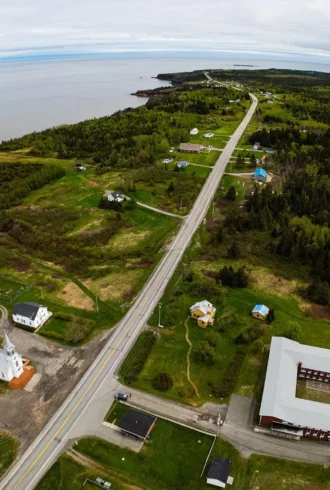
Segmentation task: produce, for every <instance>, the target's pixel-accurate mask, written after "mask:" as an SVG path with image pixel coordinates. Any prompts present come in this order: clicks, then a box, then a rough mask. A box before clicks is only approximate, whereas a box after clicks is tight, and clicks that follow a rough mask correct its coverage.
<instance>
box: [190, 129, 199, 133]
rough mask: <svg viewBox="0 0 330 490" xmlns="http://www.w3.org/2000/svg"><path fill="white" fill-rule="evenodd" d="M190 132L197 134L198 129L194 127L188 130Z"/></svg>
mask: <svg viewBox="0 0 330 490" xmlns="http://www.w3.org/2000/svg"><path fill="white" fill-rule="evenodd" d="M190 134H198V129H197V128H194V129H192V130H191V131H190Z"/></svg>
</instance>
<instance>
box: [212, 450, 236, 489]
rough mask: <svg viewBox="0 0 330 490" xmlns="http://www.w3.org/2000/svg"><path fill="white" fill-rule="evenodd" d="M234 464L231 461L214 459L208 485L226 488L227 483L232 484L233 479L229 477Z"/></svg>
mask: <svg viewBox="0 0 330 490" xmlns="http://www.w3.org/2000/svg"><path fill="white" fill-rule="evenodd" d="M231 467H232V462H231V461H230V460H229V459H225V458H218V457H214V458H213V459H212V462H211V466H210V469H209V471H208V473H207V477H206V483H208V484H209V485H214V486H215V487H220V488H226V485H227V483H228V484H229V485H231V484H232V482H233V478H231V477H230V476H229V473H230V470H231Z"/></svg>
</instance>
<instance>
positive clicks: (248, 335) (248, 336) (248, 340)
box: [235, 327, 262, 345]
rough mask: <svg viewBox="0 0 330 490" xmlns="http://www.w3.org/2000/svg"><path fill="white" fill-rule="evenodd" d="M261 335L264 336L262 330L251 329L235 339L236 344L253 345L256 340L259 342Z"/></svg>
mask: <svg viewBox="0 0 330 490" xmlns="http://www.w3.org/2000/svg"><path fill="white" fill-rule="evenodd" d="M260 335H262V330H261V329H258V328H255V327H250V328H248V329H247V330H244V331H243V332H241V333H240V334H239V335H238V336H237V337H236V339H235V344H238V345H249V344H252V342H254V341H255V340H257V339H258V338H259V337H260Z"/></svg>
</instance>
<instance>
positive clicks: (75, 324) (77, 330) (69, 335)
mask: <svg viewBox="0 0 330 490" xmlns="http://www.w3.org/2000/svg"><path fill="white" fill-rule="evenodd" d="M94 326H95V322H94V321H92V320H86V319H82V318H78V317H76V316H72V319H71V321H70V324H69V327H68V329H67V331H66V334H65V340H66V342H68V343H69V344H79V343H80V342H83V341H84V340H85V339H86V338H87V337H88V335H89V334H90V333H91V332H92V330H93V329H94Z"/></svg>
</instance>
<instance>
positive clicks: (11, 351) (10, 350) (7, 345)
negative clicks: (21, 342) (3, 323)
mask: <svg viewBox="0 0 330 490" xmlns="http://www.w3.org/2000/svg"><path fill="white" fill-rule="evenodd" d="M4 333H5V345H4V350H5V351H6V352H8V355H11V356H12V355H13V354H15V346H14V344H12V343H11V342H10V340H9V337H8V334H7V331H6V330H4Z"/></svg>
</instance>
